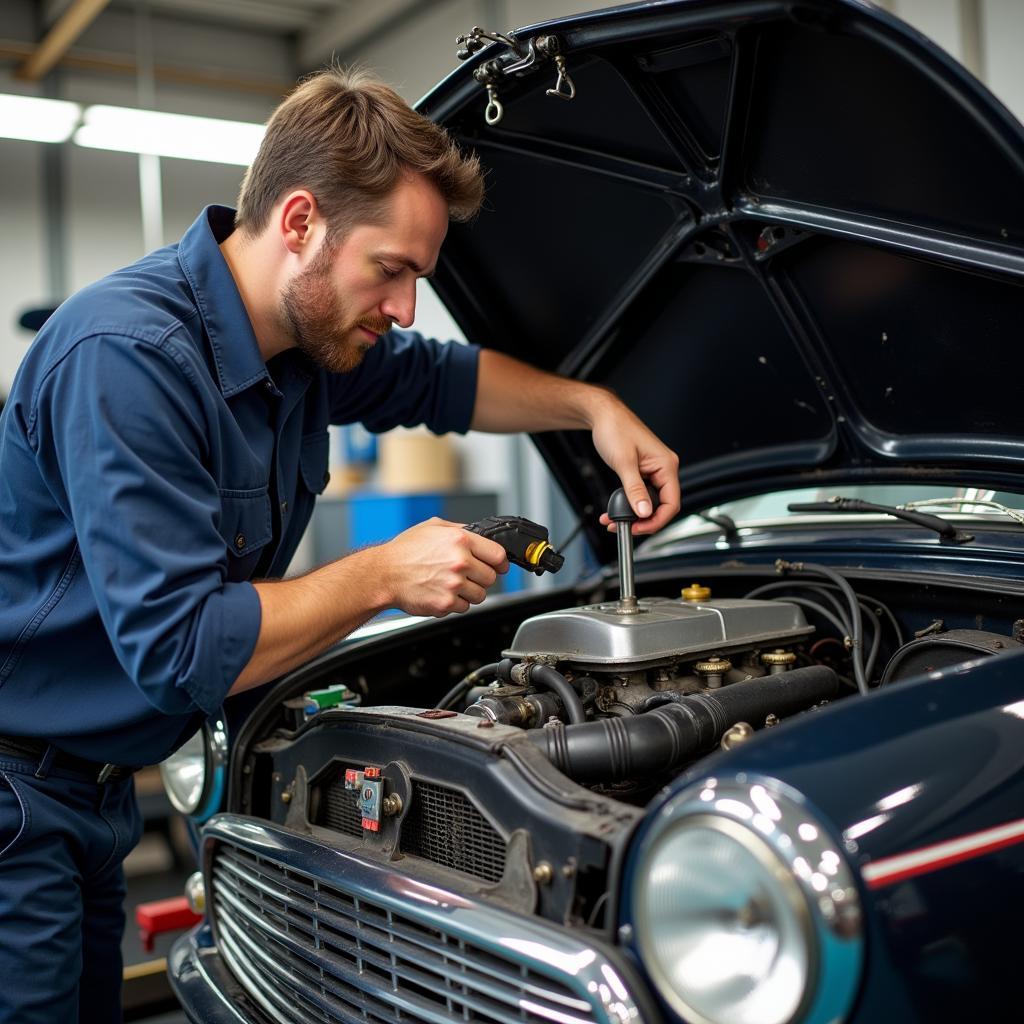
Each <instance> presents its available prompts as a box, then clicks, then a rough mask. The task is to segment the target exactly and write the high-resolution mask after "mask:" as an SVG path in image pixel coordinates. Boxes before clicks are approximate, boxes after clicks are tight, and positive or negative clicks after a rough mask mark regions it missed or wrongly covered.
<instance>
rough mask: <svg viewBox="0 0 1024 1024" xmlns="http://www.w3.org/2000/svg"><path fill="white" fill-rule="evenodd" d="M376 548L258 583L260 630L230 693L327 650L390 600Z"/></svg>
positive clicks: (267, 679)
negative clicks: (301, 573) (380, 579)
mask: <svg viewBox="0 0 1024 1024" xmlns="http://www.w3.org/2000/svg"><path fill="white" fill-rule="evenodd" d="M375 551H376V549H374V548H368V549H366V550H364V551H357V552H355V553H354V554H351V555H349V556H348V557H347V558H343V559H341V560H340V561H338V562H332V563H331V564H330V565H326V566H324V567H323V568H322V569H317V570H316V571H315V572H311V573H309V574H307V575H305V576H300V577H298V578H296V579H291V580H271V581H261V582H258V583H255V584H254V586H255V587H256V592H257V593H258V594H259V598H260V608H261V622H260V634H259V637H258V639H257V641H256V648H255V650H254V651H253V654H252V657H251V658H250V659H249V663H248V664H247V665H246V666H245V668H244V669H243V670H242V673H241V675H239V677H238V678H237V679H236V680H235V683H234V685H233V686H232V687H231V690H230V693H232V694H234V693H240V692H241V691H242V690H248V689H250V688H251V687H253V686H259V685H261V684H262V683H267V682H270V680H271V679H276V678H277V677H278V676H280V675H283V674H284V673H285V672H289V671H291V670H292V669H293V668H298V667H299V665H301V664H303V663H304V662H306V661H308V660H309V659H310V658H313V657H315V656H316V655H318V654H320V653H321V652H322V651H325V650H326V649H327V648H328V647H330V646H331V644H333V643H336V642H337V641H338V640H340V639H341V638H342V637H344V636H347V635H348V634H349V633H351V632H352V631H353V630H354V629H358V628H359V626H361V625H363V623H365V622H367V621H368V620H369V619H371V618H373V616H374V615H376V614H377V613H378V612H380V611H383V610H384V608H386V607H387V606H388V600H387V597H386V596H385V592H384V590H383V588H382V587H380V586H376V585H375V580H376V579H377V577H378V575H379V574H378V571H377V568H376V566H375V565H374V561H375V557H376V556H375Z"/></svg>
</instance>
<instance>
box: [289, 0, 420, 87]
mask: <svg viewBox="0 0 1024 1024" xmlns="http://www.w3.org/2000/svg"><path fill="white" fill-rule="evenodd" d="M423 6H424V4H423V0H377V2H376V3H372V4H371V3H365V2H364V3H354V2H353V0H347V2H346V3H345V4H344V5H343V6H341V7H340V8H339V9H338V11H337V12H336V13H334V14H332V15H331V16H330V17H329V18H325V19H323V20H322V21H320V22H319V23H318V24H317V25H316V26H315V27H314V28H311V29H309V30H308V31H306V32H304V33H303V34H302V35H301V36H300V37H299V45H298V60H299V67H300V69H302V70H304V71H305V70H311V69H313V68H317V67H320V66H321V65H322V64H325V63H326V62H327V61H329V60H331V59H332V57H334V56H335V55H337V56H340V57H344V56H347V55H349V54H351V53H352V52H353V51H355V50H358V49H359V48H360V46H362V45H363V44H364V43H365V42H366V41H368V40H369V39H371V38H373V37H375V36H376V35H377V34H378V33H379V32H380V31H381V30H382V29H383V28H385V27H387V26H390V25H392V24H395V23H397V22H399V21H401V20H402V19H404V18H406V17H408V16H409V15H410V14H412V13H413V12H414V11H416V9H417V8H422V7H423Z"/></svg>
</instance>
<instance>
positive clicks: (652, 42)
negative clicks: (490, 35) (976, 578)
mask: <svg viewBox="0 0 1024 1024" xmlns="http://www.w3.org/2000/svg"><path fill="white" fill-rule="evenodd" d="M467 28H468V26H467ZM545 36H547V37H551V36H554V37H555V38H556V39H557V46H558V51H559V53H560V54H561V55H562V56H563V57H564V67H565V70H566V72H567V73H568V75H569V78H570V79H571V82H572V85H573V86H574V87H575V98H573V99H571V100H568V101H564V100H563V99H560V98H559V97H554V96H551V95H546V91H547V90H552V89H555V88H556V79H557V67H556V65H555V62H554V60H553V58H552V56H551V55H550V53H548V54H545V53H543V52H541V51H542V50H543V48H544V47H545V46H549V45H550V44H546V43H544V42H543V40H542V37H545ZM513 38H514V40H515V41H516V42H517V43H518V46H519V49H520V52H521V56H517V55H516V53H515V52H514V51H513V50H512V49H511V48H510V47H509V46H507V45H504V44H502V43H500V42H495V43H491V44H489V45H486V46H484V47H483V48H482V49H480V50H479V51H478V52H476V53H475V54H473V55H472V56H470V57H469V59H468V60H466V61H465V63H464V64H463V65H462V66H461V67H459V69H458V70H457V71H456V72H454V73H453V74H452V75H451V76H449V77H448V78H447V79H446V80H445V81H444V82H442V83H441V84H440V85H439V86H438V87H437V88H436V89H435V90H434V91H433V92H431V93H430V94H428V95H427V96H426V97H425V98H424V99H423V100H422V101H421V103H420V105H419V109H420V110H421V111H423V112H424V113H425V114H427V115H428V116H430V117H432V118H434V119H435V120H437V121H439V122H441V123H443V124H445V125H446V126H447V127H448V128H449V129H450V130H451V131H452V132H453V133H454V135H455V136H456V137H457V138H458V139H459V140H460V142H461V143H462V144H463V145H465V146H466V147H468V148H469V149H472V150H475V151H476V153H477V154H478V155H479V156H480V158H481V161H482V162H483V164H484V165H485V167H486V170H487V182H488V198H487V200H486V204H485V209H484V211H483V212H482V213H481V214H480V216H479V217H478V218H477V219H476V221H475V222H474V223H472V224H470V225H452V227H451V230H450V233H449V237H448V241H447V243H446V244H445V246H444V248H443V251H442V259H441V263H440V265H439V269H438V272H437V276H436V282H435V283H436V288H437V291H438V292H439V294H440V296H441V298H442V300H443V301H444V302H445V304H446V305H447V306H448V308H449V309H450V311H451V312H452V314H453V316H454V317H455V319H456V320H457V322H458V323H459V325H460V326H461V327H462V328H463V330H464V331H465V333H466V335H467V336H468V337H469V338H471V339H472V340H475V341H479V342H481V343H483V344H484V345H487V346H490V347H493V348H496V349H499V350H501V351H504V352H509V353H512V354H515V355H517V356H519V357H521V358H523V359H526V360H527V361H529V362H532V363H534V364H535V365H538V366H542V367H545V368H548V369H551V370H557V371H559V372H561V373H564V374H567V375H569V376H573V377H576V378H578V379H581V380H587V381H592V382H595V383H600V384H606V385H608V386H609V387H611V388H613V389H614V390H615V391H616V392H617V393H618V394H619V395H620V396H621V397H622V398H623V399H624V400H625V401H626V402H627V403H628V404H629V405H630V406H631V407H632V408H633V409H634V410H636V411H637V412H638V413H639V414H640V415H641V416H642V417H643V418H644V419H645V420H646V421H647V423H648V424H649V425H650V426H651V427H652V428H653V429H654V430H655V431H656V432H657V433H658V434H659V435H660V436H661V437H662V438H663V439H664V440H665V441H666V442H667V443H668V444H669V445H671V446H672V447H674V448H675V449H676V451H678V453H679V455H680V457H681V460H682V471H681V472H682V481H683V493H684V509H689V510H692V509H696V508H703V507H707V506H709V505H711V504H714V503H716V502H719V501H722V500H725V499H727V498H735V497H740V496H743V495H746V494H752V493H756V492H759V491H765V490H771V489H777V488H782V487H796V486H807V485H820V484H822V483H825V482H831V481H835V482H840V481H844V480H845V481H848V482H853V481H864V480H881V479H903V480H906V479H913V480H916V481H917V482H921V481H923V480H934V481H936V482H945V483H955V484H985V485H989V486H996V487H1000V488H1003V489H1010V490H1014V489H1017V490H1020V489H1024V479H1022V473H1024V419H1022V417H1021V409H1022V408H1024V373H1022V362H1021V355H1022V346H1021V341H1022V333H1024V130H1022V128H1021V126H1020V124H1019V123H1018V122H1017V121H1016V120H1015V119H1014V118H1013V116H1012V115H1011V114H1010V113H1009V112H1008V111H1007V110H1006V109H1005V108H1004V107H1002V106H1001V105H1000V103H999V102H998V101H997V100H996V99H995V98H994V97H993V96H992V95H991V94H990V93H989V92H988V91H987V90H986V89H985V88H984V87H983V86H982V85H980V84H979V83H978V82H977V81H976V80H975V79H974V78H972V77H971V76H970V75H969V74H968V73H967V72H966V71H965V70H964V69H963V68H962V67H961V66H960V65H959V64H957V63H956V62H955V61H954V60H952V59H951V58H950V57H949V56H948V55H947V54H945V53H944V52H942V51H941V50H939V49H938V48H937V47H936V46H935V45H933V44H932V43H930V42H929V41H928V40H927V39H925V38H924V37H923V36H921V35H920V34H918V33H917V32H915V31H913V30H912V29H910V28H908V27H907V26H906V25H905V24H903V23H902V22H900V21H898V20H897V19H895V18H894V17H892V16H891V15H889V14H887V13H886V12H884V11H881V10H877V9H875V8H874V7H871V6H869V5H867V4H864V3H857V2H853V0H827V2H826V0H794V2H742V0H736V2H732V0H730V2H724V0H717V2H716V0H683V2H658V3H647V4H636V5H633V6H629V7H623V8H616V9H612V10H606V11H600V12H596V13H594V14H590V15H586V16H582V17H578V18H571V19H566V20H562V21H557V22H551V23H548V24H545V25H542V26H533V27H531V28H527V29H522V30H520V31H518V32H516V33H514V35H513ZM531 43H532V44H533V52H532V58H533V59H532V60H531ZM488 62H496V64H494V63H491V64H490V72H491V76H492V79H493V83H494V89H495V95H496V96H497V99H498V101H499V102H500V103H501V104H502V106H503V108H504V112H503V116H502V118H501V120H500V121H499V122H498V123H497V124H493V125H491V124H488V123H487V122H486V121H485V108H486V107H487V103H488V97H487V93H486V92H485V87H484V85H483V84H481V83H480V81H478V80H477V78H476V77H474V71H476V72H477V75H478V76H483V75H484V74H485V72H486V71H487V70H488V67H487V65H488ZM514 62H518V63H519V64H520V65H525V66H524V67H521V68H520V69H519V70H514V69H513V70H511V71H510V70H508V69H509V66H510V65H511V64H513V63H514ZM558 86H559V91H561V92H563V93H565V92H568V91H569V85H568V83H567V82H566V81H565V80H564V79H563V80H562V82H561V83H558ZM494 112H495V109H494V108H493V107H492V108H491V113H492V115H493V113H494ZM536 440H537V441H538V444H539V446H540V448H541V450H542V452H543V454H544V455H545V457H546V458H547V460H548V462H549V464H550V465H551V467H552V469H553V471H554V473H555V475H556V477H557V478H558V480H559V481H560V483H561V485H562V487H563V488H564V490H565V492H566V494H567V495H568V497H569V500H570V501H571V502H572V503H573V505H574V506H575V508H576V509H577V511H578V512H579V513H580V514H581V515H583V516H585V518H586V520H587V525H588V527H591V528H592V533H591V540H592V541H594V542H596V543H597V544H598V550H600V551H604V550H605V549H606V545H607V537H606V536H603V531H602V530H601V529H600V528H599V527H597V525H596V522H595V521H594V520H595V511H594V510H597V509H600V508H601V507H603V505H604V503H605V501H606V500H607V495H608V493H609V491H610V490H611V489H612V488H613V487H614V486H615V482H614V480H613V477H612V475H611V473H610V472H609V471H608V469H607V467H605V466H604V465H603V463H602V462H601V461H600V459H599V458H598V457H597V456H596V454H595V453H594V451H593V447H592V445H591V443H590V439H589V437H588V436H587V435H586V434H584V433H577V432H573V433H570V434H566V435H554V434H548V435H540V436H539V437H537V438H536Z"/></svg>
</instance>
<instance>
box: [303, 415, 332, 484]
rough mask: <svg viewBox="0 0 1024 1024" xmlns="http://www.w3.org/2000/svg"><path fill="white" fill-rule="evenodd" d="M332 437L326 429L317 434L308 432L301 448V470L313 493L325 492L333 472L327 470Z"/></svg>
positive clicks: (305, 482)
mask: <svg viewBox="0 0 1024 1024" xmlns="http://www.w3.org/2000/svg"><path fill="white" fill-rule="evenodd" d="M330 448H331V444H330V438H329V437H328V435H327V431H326V430H321V431H318V432H317V433H315V434H306V436H305V437H303V439H302V446H301V448H300V449H299V470H300V471H301V473H302V481H303V483H304V484H305V485H306V489H307V490H310V491H312V492H313V494H323V491H324V488H325V487H326V486H327V481H328V480H330V479H331V474H330V473H328V472H327V461H328V458H329V457H330Z"/></svg>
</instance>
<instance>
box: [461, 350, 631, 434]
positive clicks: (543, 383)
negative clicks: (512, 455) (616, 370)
mask: <svg viewBox="0 0 1024 1024" xmlns="http://www.w3.org/2000/svg"><path fill="white" fill-rule="evenodd" d="M617 401H618V400H617V399H616V398H615V397H614V396H613V395H612V394H611V392H609V391H607V390H605V389H604V388H600V387H596V386H595V385H593V384H583V383H581V382H580V381H574V380H568V379H566V378H565V377H559V376H557V375H556V374H553V373H545V372H544V371H543V370H538V369H536V368H534V367H532V366H528V365H527V364H526V363H522V362H520V361H519V360H518V359H513V358H512V357H511V356H506V355H503V354H502V353H500V352H493V351H491V350H489V349H484V350H483V351H482V352H481V353H480V367H479V371H478V377H477V390H476V403H475V405H474V407H473V421H472V424H471V425H472V428H473V429H474V430H483V431H488V432H490V433H493V434H508V433H514V432H517V431H526V432H528V433H529V432H538V431H543V430H589V429H591V428H592V427H593V425H594V421H595V418H596V415H597V412H598V410H599V408H600V407H601V406H602V405H607V404H609V403H615V402H617Z"/></svg>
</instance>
